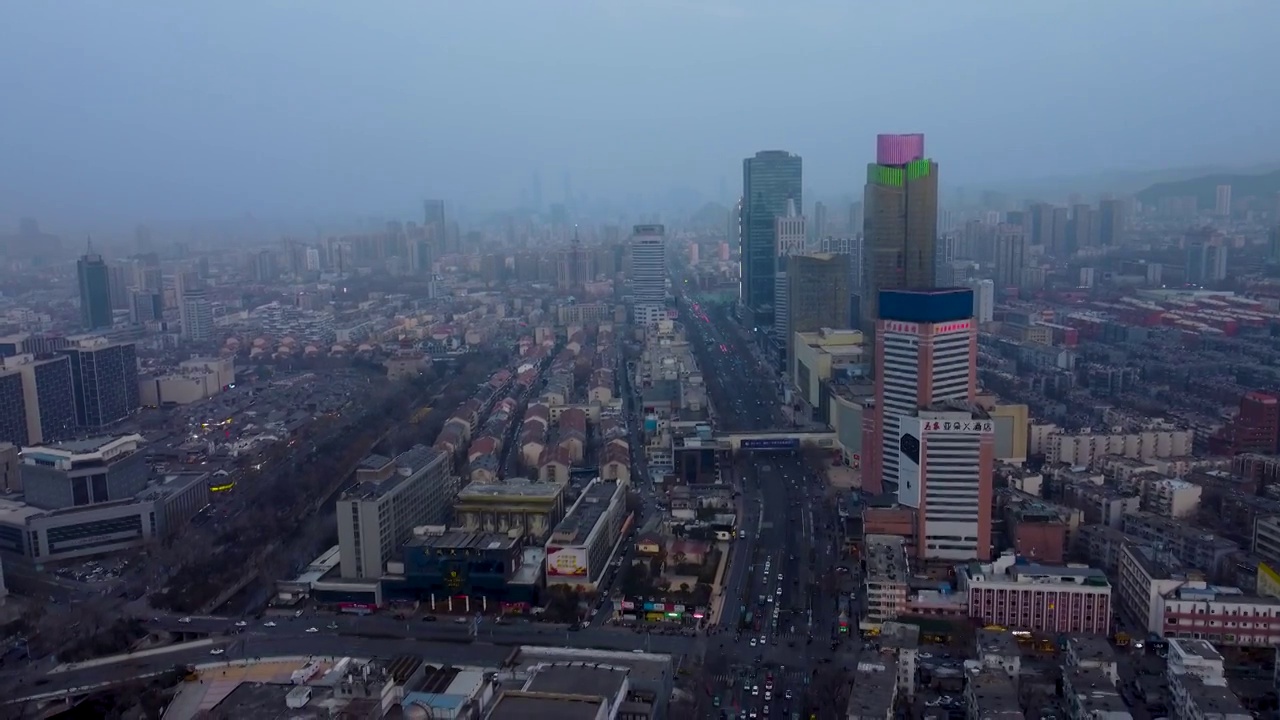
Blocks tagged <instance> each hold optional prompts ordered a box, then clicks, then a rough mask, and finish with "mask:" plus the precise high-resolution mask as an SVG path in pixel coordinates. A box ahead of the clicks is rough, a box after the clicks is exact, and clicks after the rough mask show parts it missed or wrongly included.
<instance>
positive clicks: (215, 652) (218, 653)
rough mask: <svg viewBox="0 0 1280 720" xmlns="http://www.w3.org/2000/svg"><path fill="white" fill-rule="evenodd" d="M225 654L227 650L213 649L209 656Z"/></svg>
mask: <svg viewBox="0 0 1280 720" xmlns="http://www.w3.org/2000/svg"><path fill="white" fill-rule="evenodd" d="M224 652H226V650H223V649H222V648H214V649H212V650H210V651H209V654H210V655H221V654H222V653H224Z"/></svg>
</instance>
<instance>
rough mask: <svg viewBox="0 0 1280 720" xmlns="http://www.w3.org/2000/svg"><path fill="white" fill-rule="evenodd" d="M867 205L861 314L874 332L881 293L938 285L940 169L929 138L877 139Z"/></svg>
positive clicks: (866, 327)
mask: <svg viewBox="0 0 1280 720" xmlns="http://www.w3.org/2000/svg"><path fill="white" fill-rule="evenodd" d="M864 202H865V208H866V217H865V221H864V225H863V235H864V238H863V261H862V266H863V272H864V273H865V277H864V278H863V281H862V295H861V299H862V302H861V309H862V324H863V326H864V329H865V330H871V329H872V328H873V327H874V325H875V321H876V319H877V318H878V317H879V302H880V293H881V291H883V290H891V289H896V288H905V287H911V288H931V287H934V286H935V284H936V278H935V274H934V273H935V270H936V269H937V258H936V255H937V239H938V164H937V163H935V162H933V161H932V160H929V159H927V158H926V157H925V156H924V135H919V134H915V135H878V136H876V161H875V162H874V163H871V164H870V165H868V166H867V186H866V190H865V193H864Z"/></svg>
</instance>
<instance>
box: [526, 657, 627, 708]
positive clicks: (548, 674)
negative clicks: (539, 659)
mask: <svg viewBox="0 0 1280 720" xmlns="http://www.w3.org/2000/svg"><path fill="white" fill-rule="evenodd" d="M626 682H627V668H625V667H616V666H612V665H603V664H597V663H587V662H581V663H555V664H549V665H544V666H542V667H539V668H537V671H536V672H534V674H533V677H531V678H529V681H528V682H527V683H525V686H524V688H523V690H524V691H525V692H536V693H548V694H560V695H588V696H593V697H602V698H605V699H606V700H609V701H613V699H614V698H617V697H618V695H619V693H620V692H621V691H622V688H623V686H624V685H625V684H626Z"/></svg>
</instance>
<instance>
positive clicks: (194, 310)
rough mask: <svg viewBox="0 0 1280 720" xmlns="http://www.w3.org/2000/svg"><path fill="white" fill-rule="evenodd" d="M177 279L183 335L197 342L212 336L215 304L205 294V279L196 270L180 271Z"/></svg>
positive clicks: (179, 316)
mask: <svg viewBox="0 0 1280 720" xmlns="http://www.w3.org/2000/svg"><path fill="white" fill-rule="evenodd" d="M175 281H176V282H175V285H176V286H177V287H176V288H175V289H176V290H177V291H178V318H179V321H180V322H181V323H182V337H183V338H184V339H186V340H192V341H195V342H203V341H205V340H208V339H210V338H212V337H213V304H212V303H210V302H209V298H208V296H207V295H206V294H205V286H204V281H203V280H201V279H200V276H199V275H198V274H197V273H194V272H181V273H178V275H177V277H176V278H175Z"/></svg>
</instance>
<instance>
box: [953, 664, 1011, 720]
mask: <svg viewBox="0 0 1280 720" xmlns="http://www.w3.org/2000/svg"><path fill="white" fill-rule="evenodd" d="M964 701H965V709H966V711H967V713H968V717H970V718H981V720H1022V718H1023V717H1024V715H1023V713H1022V704H1021V703H1020V702H1018V687H1017V685H1015V684H1014V681H1013V680H1012V679H1010V677H1009V676H1008V675H1007V674H1005V673H1003V672H1000V671H998V670H990V669H985V668H984V669H981V670H979V671H978V672H975V673H970V674H969V675H968V676H967V681H966V683H965V688H964Z"/></svg>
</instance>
